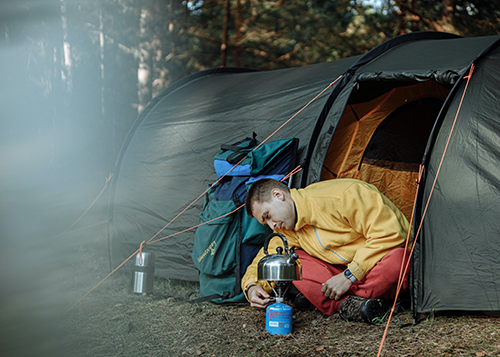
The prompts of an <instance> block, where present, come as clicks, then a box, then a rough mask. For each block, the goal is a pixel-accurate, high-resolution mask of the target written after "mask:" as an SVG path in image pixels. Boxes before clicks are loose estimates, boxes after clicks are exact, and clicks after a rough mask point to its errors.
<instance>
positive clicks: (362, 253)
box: [342, 184, 409, 280]
mask: <svg viewBox="0 0 500 357" xmlns="http://www.w3.org/2000/svg"><path fill="white" fill-rule="evenodd" d="M342 205H343V207H344V208H346V209H345V212H346V214H344V219H345V220H346V221H348V222H349V224H350V225H351V227H352V229H354V230H355V231H356V232H358V233H360V234H362V235H363V236H364V237H365V239H366V243H365V244H364V246H362V247H361V248H359V249H358V250H357V251H356V253H355V255H354V258H353V260H352V261H351V263H349V264H348V265H347V266H348V268H349V270H350V271H351V272H352V274H353V275H354V276H355V277H356V279H358V280H361V279H363V278H364V277H365V276H366V275H367V274H368V273H369V272H370V270H371V269H372V268H373V267H374V266H375V264H377V262H379V261H380V260H381V259H382V258H383V257H384V256H385V255H386V254H387V253H389V252H390V251H391V250H393V249H395V248H399V247H402V246H404V243H405V240H406V237H407V232H408V229H409V224H408V221H407V220H406V218H405V217H404V215H403V214H402V213H401V211H399V209H398V208H397V207H396V206H395V205H394V204H393V203H392V202H391V201H390V200H389V199H388V198H387V197H385V196H384V195H382V194H381V193H380V192H379V191H378V190H376V189H375V188H374V187H371V186H369V185H364V184H362V185H352V186H350V187H349V188H348V189H347V190H346V191H345V192H344V194H343V196H342Z"/></svg>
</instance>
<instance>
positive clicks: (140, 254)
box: [139, 240, 146, 265]
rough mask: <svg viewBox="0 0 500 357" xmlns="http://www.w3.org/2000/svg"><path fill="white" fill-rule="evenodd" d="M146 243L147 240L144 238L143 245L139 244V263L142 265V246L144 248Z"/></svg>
mask: <svg viewBox="0 0 500 357" xmlns="http://www.w3.org/2000/svg"><path fill="white" fill-rule="evenodd" d="M145 245H146V241H145V240H143V241H142V242H141V245H140V246H139V265H142V263H143V262H142V248H144V246H145Z"/></svg>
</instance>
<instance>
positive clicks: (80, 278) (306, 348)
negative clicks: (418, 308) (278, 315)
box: [0, 196, 500, 357]
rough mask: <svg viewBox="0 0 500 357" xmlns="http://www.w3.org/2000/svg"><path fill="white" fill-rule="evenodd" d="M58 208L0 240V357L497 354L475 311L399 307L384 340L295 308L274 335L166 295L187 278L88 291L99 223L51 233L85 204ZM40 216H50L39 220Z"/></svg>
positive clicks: (497, 331) (235, 310)
mask: <svg viewBox="0 0 500 357" xmlns="http://www.w3.org/2000/svg"><path fill="white" fill-rule="evenodd" d="M67 198H68V196H66V199H67ZM12 207H13V208H12V210H11V213H12V212H14V211H15V210H16V209H17V208H16V207H15V206H12ZM66 208H67V207H66V206H65V205H64V204H63V203H62V202H60V203H57V202H56V203H54V204H52V205H51V206H50V207H49V206H46V207H44V210H43V211H44V214H42V215H39V216H37V215H35V214H33V215H32V216H30V219H29V220H28V221H27V222H28V223H25V224H24V225H21V226H19V225H17V227H21V228H22V234H20V235H19V232H13V231H12V232H8V233H10V234H9V235H8V236H7V235H5V237H11V236H12V237H13V236H14V233H16V234H17V236H16V239H11V240H9V239H6V238H4V239H3V240H2V244H3V249H2V251H1V254H2V255H1V257H0V258H1V259H0V279H1V285H0V286H1V288H0V356H6V357H12V356H13V357H18V356H37V357H38V356H50V357H57V356H72V357H78V356H99V357H104V356H130V357H134V356H215V357H219V356H238V357H240V356H377V353H378V351H379V348H380V346H381V345H382V342H383V348H382V353H381V355H382V356H473V357H474V356H475V357H482V356H500V338H499V337H500V318H494V317H489V316H486V315H484V314H481V313H476V314H464V313H460V314H443V313H440V314H426V315H424V316H422V319H421V321H420V322H419V323H418V324H412V319H413V316H412V313H411V312H409V311H403V312H400V313H398V314H397V315H395V316H393V318H392V321H391V323H390V325H389V327H388V330H387V336H386V338H385V340H383V335H384V330H385V328H386V325H385V324H382V325H368V324H364V323H355V322H346V321H344V320H342V319H341V318H340V317H339V316H338V315H333V316H325V315H323V314H321V313H320V312H319V311H317V310H314V311H308V312H301V311H298V310H297V309H294V315H293V330H292V334H291V335H287V336H279V335H270V334H269V333H267V332H266V331H265V313H264V312H262V311H255V310H253V309H252V308H250V307H249V306H248V305H247V304H240V305H232V306H221V305H216V304H213V303H209V302H205V303H199V304H190V303H187V302H184V301H181V300H176V299H173V298H165V296H167V295H172V294H181V295H183V296H185V295H186V294H187V292H188V291H189V290H191V289H193V288H195V289H196V283H187V282H176V281H171V280H168V279H161V278H156V279H155V283H154V293H153V295H136V294H129V293H128V286H129V276H128V273H127V271H126V269H125V268H124V269H123V270H121V271H119V272H118V273H116V274H114V275H113V276H112V277H110V278H109V279H107V280H106V281H104V282H103V283H102V284H101V285H99V286H97V288H95V290H93V291H92V292H90V293H89V291H90V290H91V289H92V288H93V287H94V286H95V285H96V284H97V283H98V282H100V281H101V280H102V279H103V278H104V277H105V276H106V275H107V274H108V273H109V271H110V269H109V263H108V259H107V240H106V237H105V233H103V232H105V230H103V229H102V226H101V225H100V221H99V219H98V218H95V217H94V218H88V219H87V218H86V219H85V220H82V221H80V222H79V225H80V226H82V227H84V226H89V225H95V226H94V228H90V229H85V230H81V231H77V232H76V233H72V234H66V235H63V236H58V235H57V233H59V232H62V231H63V230H64V229H65V228H67V226H68V223H70V222H72V221H73V220H74V218H76V217H78V216H79V214H80V213H81V212H82V211H83V209H82V208H85V206H84V205H82V206H78V207H76V208H75V212H73V213H71V214H70V212H69V211H68V210H67V209H66ZM18 209H19V210H22V213H23V215H24V216H26V215H27V214H29V207H18ZM36 213H40V211H37V212H36ZM101 213H102V212H101ZM49 216H50V217H57V218H58V219H57V220H56V221H51V223H50V224H49V225H47V224H46V222H47V217H49ZM97 216H101V215H100V214H99V215H97ZM5 217H6V216H5V215H4V216H3V219H5ZM7 217H8V216H7ZM75 228H77V227H75ZM4 233H5V226H4ZM87 293H88V295H86V294H87ZM85 295H86V296H85ZM84 296H85V297H84ZM82 297H83V298H82ZM80 299H81V302H80V303H79V302H78V301H79V300H80Z"/></svg>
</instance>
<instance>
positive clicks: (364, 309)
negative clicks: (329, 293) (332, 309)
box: [339, 296, 390, 323]
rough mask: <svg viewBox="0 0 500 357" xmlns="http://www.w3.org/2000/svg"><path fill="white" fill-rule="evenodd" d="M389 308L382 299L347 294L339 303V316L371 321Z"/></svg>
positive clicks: (381, 315)
mask: <svg viewBox="0 0 500 357" xmlns="http://www.w3.org/2000/svg"><path fill="white" fill-rule="evenodd" d="M389 309H390V305H389V303H388V302H387V301H386V300H384V299H366V298H362V297H359V296H348V297H347V298H346V299H345V301H342V302H341V303H340V304H339V310H340V316H342V317H343V318H344V319H346V320H347V321H359V322H367V323H373V319H375V318H382V317H383V316H384V315H385V313H386V312H387V311H388V310H389Z"/></svg>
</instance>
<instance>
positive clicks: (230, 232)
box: [191, 133, 299, 303]
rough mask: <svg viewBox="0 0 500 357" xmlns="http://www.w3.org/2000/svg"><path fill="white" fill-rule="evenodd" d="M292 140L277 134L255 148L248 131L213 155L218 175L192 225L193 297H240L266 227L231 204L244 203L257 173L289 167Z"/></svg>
mask: <svg viewBox="0 0 500 357" xmlns="http://www.w3.org/2000/svg"><path fill="white" fill-rule="evenodd" d="M298 142H299V140H298V139H297V138H288V139H280V140H275V141H271V142H268V143H265V144H263V145H261V146H259V147H258V148H257V149H255V148H256V147H257V146H258V145H259V144H260V143H259V142H258V141H257V139H256V134H255V133H253V136H252V137H247V138H245V139H243V140H240V141H238V142H236V143H233V144H230V145H222V146H221V151H220V152H219V153H218V154H216V155H215V158H214V167H215V171H216V174H217V177H218V178H219V179H220V181H219V182H218V183H217V184H215V185H212V186H211V188H210V189H209V190H208V192H207V194H206V196H205V203H204V208H203V211H202V212H201V213H200V223H205V222H208V223H207V224H204V225H202V226H200V227H198V228H197V230H196V233H195V240H194V247H193V251H192V254H191V258H192V259H193V262H194V264H195V266H196V267H197V269H198V270H199V279H200V293H199V298H198V299H196V300H197V301H203V300H211V301H213V302H215V303H236V302H243V301H245V296H244V294H243V292H242V291H241V278H242V277H243V275H244V274H245V271H246V268H247V266H248V265H249V264H250V263H251V262H252V260H253V259H254V257H255V255H256V254H257V252H258V251H259V250H260V249H261V248H262V246H263V244H264V241H265V239H266V238H267V236H268V235H269V234H271V233H272V231H271V229H270V228H269V227H267V226H263V225H262V224H260V223H259V222H258V221H257V220H255V219H254V218H250V217H248V216H247V214H246V213H245V209H244V207H242V208H240V209H239V210H236V209H237V208H238V207H240V206H242V205H243V204H244V203H245V198H246V194H247V189H248V187H249V185H251V184H252V182H255V181H256V180H259V179H261V178H274V179H276V180H278V181H280V180H282V179H283V178H284V177H285V176H286V175H287V174H288V173H290V171H292V170H293V169H294V168H295V165H296V155H297V148H298ZM254 149H255V150H254ZM242 159H243V160H242ZM236 164H237V165H236ZM235 165H236V166H235ZM285 182H286V181H285ZM233 211H234V212H233ZM230 212H232V213H231V214H228V213H230ZM226 214H228V215H226ZM223 215H226V216H224V217H222V218H220V219H216V218H218V217H221V216H223ZM214 219H216V220H214Z"/></svg>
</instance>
